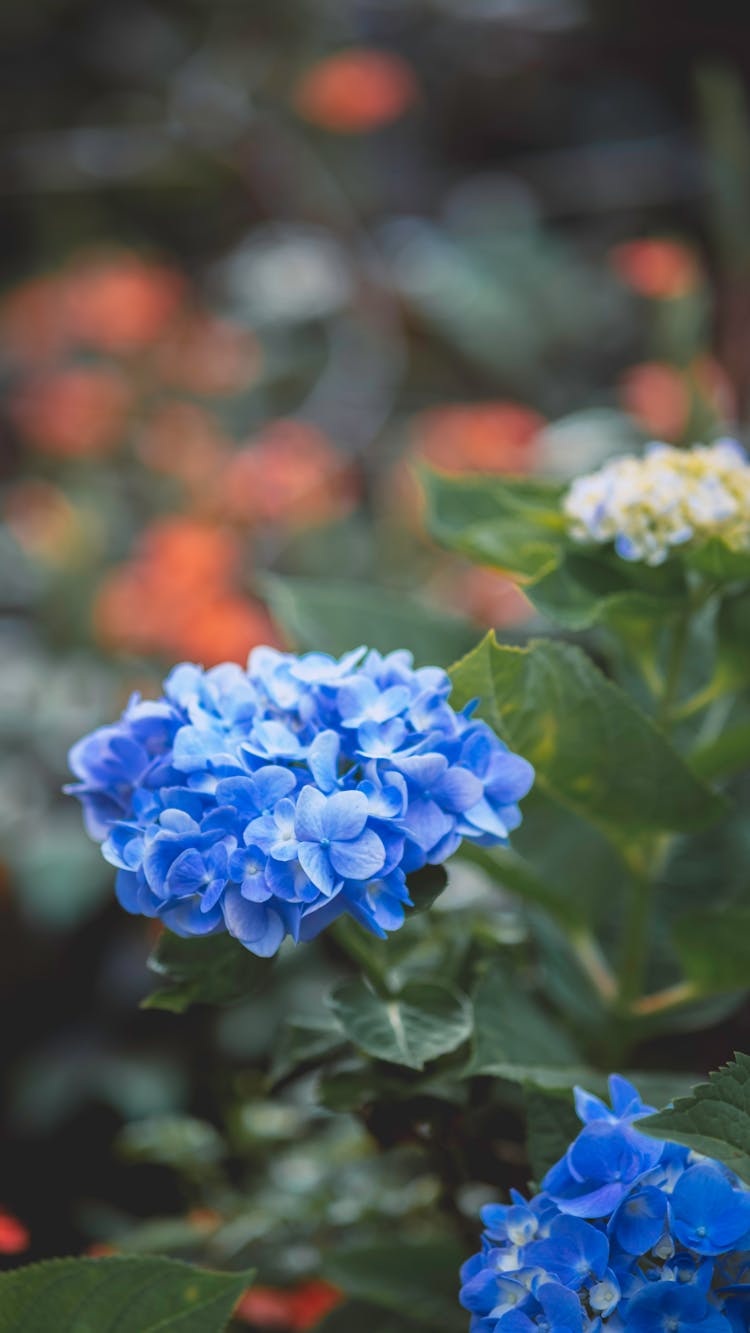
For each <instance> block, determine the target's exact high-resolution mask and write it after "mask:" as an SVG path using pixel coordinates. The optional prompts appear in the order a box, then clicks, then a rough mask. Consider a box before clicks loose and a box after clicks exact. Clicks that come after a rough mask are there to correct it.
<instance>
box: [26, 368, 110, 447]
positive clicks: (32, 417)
mask: <svg viewBox="0 0 750 1333" xmlns="http://www.w3.org/2000/svg"><path fill="white" fill-rule="evenodd" d="M130 403H131V391H130V388H129V386H128V384H127V381H126V380H125V379H124V378H123V376H122V375H121V374H120V373H119V372H118V371H116V370H113V369H110V368H108V367H104V366H96V367H95V366H80V367H71V368H70V369H69V370H60V371H56V372H51V373H50V374H48V375H44V376H38V377H37V378H36V379H34V380H31V381H29V382H28V383H27V384H26V385H24V387H23V389H21V390H20V391H19V392H18V393H17V394H16V395H15V397H14V398H13V399H12V400H11V403H10V413H11V416H12V417H13V419H14V421H15V423H16V425H17V427H18V429H19V431H20V432H21V434H22V435H23V437H24V438H25V439H26V440H27V441H28V443H29V444H31V445H32V446H33V448H35V449H38V450H40V451H41V452H43V453H48V454H55V455H56V456H58V457H60V458H89V457H97V456H99V455H101V454H106V453H108V452H109V450H110V449H111V448H112V447H113V446H114V445H115V444H116V443H117V442H118V440H119V439H120V437H121V436H122V433H123V430H124V428H125V422H126V418H127V413H128V409H129V407H130Z"/></svg>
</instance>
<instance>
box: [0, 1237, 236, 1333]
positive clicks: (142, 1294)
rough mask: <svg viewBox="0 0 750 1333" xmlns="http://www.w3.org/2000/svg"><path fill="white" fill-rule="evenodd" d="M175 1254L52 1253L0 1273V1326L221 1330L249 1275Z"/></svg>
mask: <svg viewBox="0 0 750 1333" xmlns="http://www.w3.org/2000/svg"><path fill="white" fill-rule="evenodd" d="M251 1277H252V1275H251V1274H248V1273H211V1272H207V1271H205V1270H203V1269H200V1268H193V1267H191V1266H190V1265H189V1264H184V1263H180V1262H178V1261H177V1260H174V1259H160V1258H154V1257H145V1256H140V1257H132V1258H131V1257H118V1258H109V1259H50V1260H49V1261H47V1262H46V1263H41V1264H32V1265H31V1267H29V1268H18V1269H16V1270H15V1271H14V1272H11V1273H3V1274H2V1275H0V1333H52V1330H53V1329H54V1333H157V1330H158V1333H221V1331H222V1330H223V1329H224V1328H225V1327H226V1324H227V1321H228V1319H229V1317H230V1315H231V1313H232V1310H233V1308H234V1305H235V1303H236V1301H237V1300H238V1298H239V1297H240V1296H241V1294H242V1292H243V1291H244V1289H245V1288H246V1287H247V1286H248V1284H249V1282H250V1281H251Z"/></svg>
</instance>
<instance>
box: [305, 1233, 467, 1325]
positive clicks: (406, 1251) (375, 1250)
mask: <svg viewBox="0 0 750 1333" xmlns="http://www.w3.org/2000/svg"><path fill="white" fill-rule="evenodd" d="M465 1258H466V1255H465V1254H464V1253H463V1252H462V1250H461V1248H460V1247H459V1246H458V1245H455V1244H454V1243H452V1242H450V1241H422V1242H415V1241H407V1240H401V1241H391V1242H387V1241H384V1242H382V1243H380V1244H376V1245H366V1246H364V1245H363V1246H357V1247H356V1248H352V1249H349V1250H342V1249H339V1250H337V1251H332V1252H331V1253H330V1254H329V1255H328V1257H327V1258H326V1259H325V1260H324V1264H323V1276H324V1277H326V1278H328V1279H329V1280H330V1281H331V1282H335V1283H336V1285H337V1286H339V1287H341V1289H342V1290H343V1291H345V1292H346V1294H347V1295H348V1296H352V1297H354V1298H355V1299H357V1300H363V1301H367V1302H370V1303H371V1304H373V1305H380V1306H384V1307H385V1308H386V1309H388V1310H394V1311H395V1312H396V1313H398V1314H401V1313H402V1312H404V1311H405V1312H406V1313H407V1314H408V1315H409V1316H410V1317H413V1318H414V1319H416V1320H418V1321H419V1323H421V1324H427V1325H429V1326H430V1327H431V1328H432V1329H433V1330H436V1331H437V1330H440V1331H441V1333H442V1331H443V1330H444V1331H445V1333H452V1331H453V1330H454V1329H455V1330H456V1333H459V1330H463V1329H464V1327H465V1322H466V1321H465V1317H464V1315H463V1313H462V1311H461V1310H460V1308H459V1306H458V1301H457V1294H456V1293H457V1290H458V1270H459V1268H460V1266H461V1263H462V1261H463V1260H464V1259H465Z"/></svg>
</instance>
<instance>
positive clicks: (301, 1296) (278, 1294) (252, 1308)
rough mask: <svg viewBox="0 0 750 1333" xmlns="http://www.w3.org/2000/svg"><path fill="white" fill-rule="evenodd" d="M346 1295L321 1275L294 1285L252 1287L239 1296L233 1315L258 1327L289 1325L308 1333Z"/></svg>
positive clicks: (295, 1331)
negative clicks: (297, 1285) (286, 1287)
mask: <svg viewBox="0 0 750 1333" xmlns="http://www.w3.org/2000/svg"><path fill="white" fill-rule="evenodd" d="M342 1300H343V1295H342V1293H341V1292H340V1291H339V1289H338V1287H333V1286H331V1283H330V1282H324V1281H322V1280H321V1279H320V1278H313V1279H312V1280H311V1281H310V1282H303V1283H302V1284H301V1286H299V1287H294V1288H292V1289H286V1290H285V1289H282V1288H280V1287H251V1288H250V1290H249V1291H246V1292H245V1294H244V1296H243V1297H242V1298H241V1299H240V1303H239V1305H238V1306H237V1308H236V1310H235V1312H234V1316H235V1319H242V1320H244V1321H245V1323H247V1324H252V1325H253V1326H254V1327H256V1328H279V1329H289V1330H292V1333H305V1331H306V1330H307V1329H309V1328H314V1326H315V1325H316V1324H317V1323H319V1322H320V1320H321V1319H323V1317H324V1316H325V1315H327V1314H329V1313H330V1311H331V1310H334V1309H335V1308H336V1306H337V1305H340V1304H341V1302H342Z"/></svg>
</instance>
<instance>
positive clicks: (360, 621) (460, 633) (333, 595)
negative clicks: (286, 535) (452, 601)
mask: <svg viewBox="0 0 750 1333" xmlns="http://www.w3.org/2000/svg"><path fill="white" fill-rule="evenodd" d="M263 591H264V593H265V595H266V597H267V598H268V602H269V605H270V607H271V611H272V612H273V615H274V617H275V619H276V620H277V621H278V622H279V624H280V625H281V627H282V629H283V630H284V632H285V633H286V635H287V636H288V637H289V639H290V640H291V641H292V643H293V644H294V646H295V648H297V649H299V650H302V651H307V650H313V649H314V650H315V651H316V652H325V653H332V654H333V655H334V656H335V657H338V656H340V655H341V654H342V653H345V652H348V651H349V649H351V648H356V647H357V645H358V644H360V643H366V644H367V645H368V646H369V647H370V648H377V649H379V651H380V652H381V653H389V652H393V651H395V650H397V649H399V648H408V649H409V651H410V652H412V653H413V654H414V658H415V661H416V663H417V665H418V666H430V665H432V664H437V665H438V666H442V665H447V664H448V663H449V662H452V661H454V660H455V658H456V657H457V656H460V654H461V653H464V652H466V650H467V648H468V647H469V645H470V644H471V642H472V639H473V638H474V637H475V630H474V629H473V627H472V625H471V624H470V622H469V621H468V620H463V619H462V618H461V617H460V616H456V615H451V614H448V613H443V612H441V611H438V610H435V609H433V608H432V607H430V606H427V605H425V603H424V602H421V601H419V600H418V599H417V598H416V597H414V596H413V595H411V594H410V593H406V592H394V591H388V590H386V589H384V588H376V587H373V586H372V585H370V584H367V583H352V582H344V581H343V580H342V581H341V582H339V581H334V580H332V581H330V582H323V581H321V580H318V579H305V578H280V577H278V576H277V575H274V576H270V575H269V576H267V577H266V578H264V580H263Z"/></svg>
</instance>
